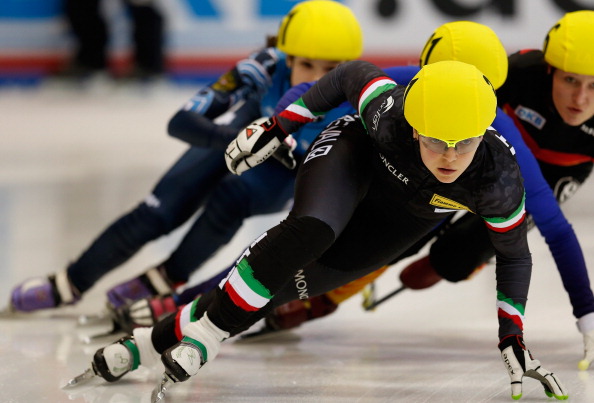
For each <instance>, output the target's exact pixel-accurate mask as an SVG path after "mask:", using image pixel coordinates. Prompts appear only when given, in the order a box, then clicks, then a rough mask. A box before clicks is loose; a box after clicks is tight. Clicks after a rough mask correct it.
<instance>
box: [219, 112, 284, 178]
mask: <svg viewBox="0 0 594 403" xmlns="http://www.w3.org/2000/svg"><path fill="white" fill-rule="evenodd" d="M286 137H287V133H285V131H284V130H283V129H282V128H281V127H280V126H279V124H278V122H277V121H276V117H274V116H273V117H272V118H269V119H268V118H259V119H256V120H255V121H253V122H252V123H250V124H249V125H248V126H247V127H246V128H245V129H243V130H241V131H240V132H239V134H238V135H237V138H236V139H235V140H233V141H232V142H231V143H229V145H228V146H227V149H226V150H225V161H226V163H227V168H229V170H230V171H231V172H233V173H234V174H236V175H241V174H242V173H243V172H245V171H247V170H248V169H250V168H253V167H255V166H256V165H259V164H261V163H262V162H264V161H266V160H267V159H268V158H270V157H271V156H272V155H273V154H274V153H275V151H277V149H278V148H279V147H280V146H281V144H283V140H284V139H285V138H286Z"/></svg>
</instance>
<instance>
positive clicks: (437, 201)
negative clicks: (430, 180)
mask: <svg viewBox="0 0 594 403" xmlns="http://www.w3.org/2000/svg"><path fill="white" fill-rule="evenodd" d="M429 204H431V205H432V206H436V207H440V208H441V209H444V210H441V209H436V210H435V211H436V212H442V213H443V212H446V211H452V210H468V211H470V212H471V213H474V212H473V211H472V210H471V209H469V208H468V207H466V206H465V205H463V204H460V203H458V202H456V201H454V200H452V199H448V198H447V197H443V196H440V195H438V194H433V197H432V198H431V201H430V202H429Z"/></svg>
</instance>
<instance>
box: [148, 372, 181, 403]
mask: <svg viewBox="0 0 594 403" xmlns="http://www.w3.org/2000/svg"><path fill="white" fill-rule="evenodd" d="M174 383H175V381H174V380H173V378H171V377H170V376H169V375H167V373H164V374H163V378H162V379H161V383H160V384H159V385H157V387H156V388H155V389H154V390H153V393H151V403H159V402H164V401H165V391H166V390H167V389H169V388H170V387H171V385H173V384H174Z"/></svg>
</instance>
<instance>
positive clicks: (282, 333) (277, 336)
mask: <svg viewBox="0 0 594 403" xmlns="http://www.w3.org/2000/svg"><path fill="white" fill-rule="evenodd" d="M291 330H292V329H283V330H272V329H267V328H264V329H260V330H255V331H253V332H249V333H244V334H241V335H240V336H239V338H238V339H237V340H235V342H236V343H240V344H248V343H260V342H266V341H269V340H273V339H274V340H277V341H281V342H286V341H298V340H300V339H301V337H300V336H299V335H297V334H296V333H293V332H292V331H291Z"/></svg>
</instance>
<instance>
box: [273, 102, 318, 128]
mask: <svg viewBox="0 0 594 403" xmlns="http://www.w3.org/2000/svg"><path fill="white" fill-rule="evenodd" d="M279 116H281V117H283V118H285V119H289V120H291V121H293V122H300V123H309V122H313V121H314V119H315V118H316V115H315V114H314V113H312V112H311V111H310V110H309V109H307V106H305V103H303V99H301V98H299V99H298V100H297V101H295V102H293V103H292V104H291V105H289V106H288V107H287V108H286V109H285V110H284V111H282V112H281V113H280V114H279Z"/></svg>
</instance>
